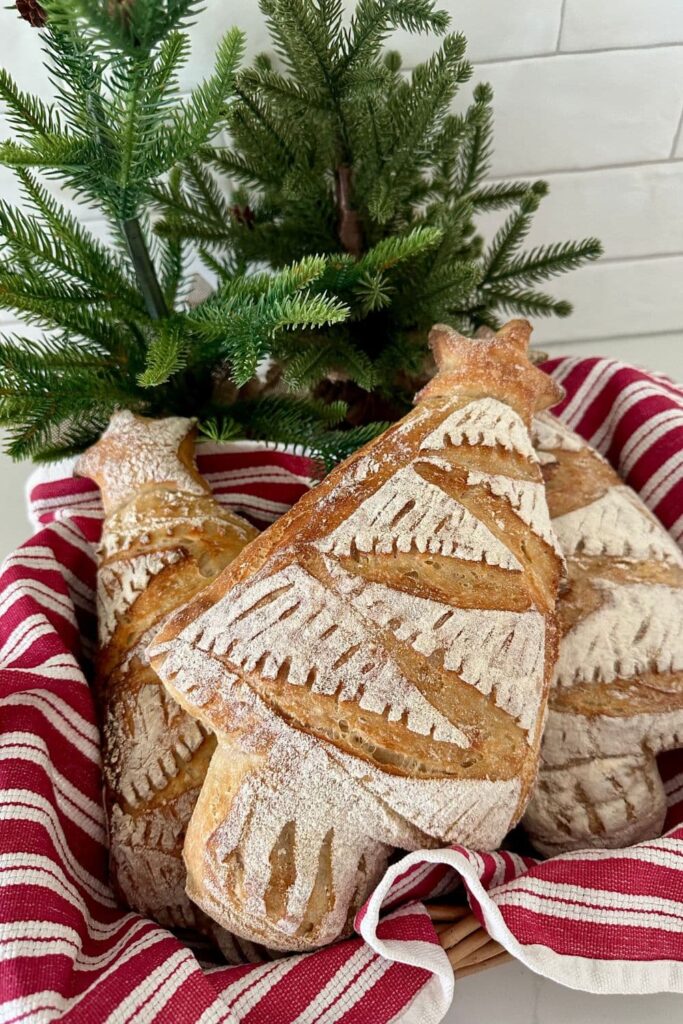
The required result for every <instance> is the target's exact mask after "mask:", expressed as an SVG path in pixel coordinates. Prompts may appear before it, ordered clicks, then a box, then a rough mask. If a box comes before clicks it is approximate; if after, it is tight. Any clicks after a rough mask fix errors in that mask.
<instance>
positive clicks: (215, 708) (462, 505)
mask: <svg viewBox="0 0 683 1024" xmlns="http://www.w3.org/2000/svg"><path fill="white" fill-rule="evenodd" d="M529 332H530V327H529V325H528V324H526V322H524V321H514V322H512V323H511V324H509V325H508V326H507V327H506V328H504V329H503V331H501V332H500V334H499V335H498V336H497V337H496V338H495V339H493V340H492V341H489V342H472V341H469V340H467V339H465V338H462V337H461V336H460V335H458V334H457V333H456V332H454V331H452V330H451V329H449V328H445V327H439V328H435V329H434V330H433V332H432V335H431V337H430V341H431V344H432V348H433V350H434V354H435V358H436V362H437V365H438V367H439V372H438V374H437V376H436V377H435V378H434V380H433V381H432V382H431V383H430V384H429V385H428V386H427V387H426V388H425V389H424V391H423V392H422V393H421V395H420V396H419V397H418V403H417V406H416V408H415V410H414V411H413V412H411V413H410V414H409V415H407V416H406V417H405V418H404V419H403V420H402V421H401V422H400V423H398V424H396V425H395V426H393V427H391V428H390V429H389V430H387V431H386V432H385V433H384V434H383V435H382V436H381V437H379V438H378V439H377V440H375V441H373V442H371V443H370V444H369V445H367V446H366V447H365V448H364V449H362V450H361V451H360V452H358V453H356V454H355V455H354V456H352V457H351V458H350V459H348V460H347V461H346V462H345V463H343V464H342V465H341V466H340V467H338V468H337V469H336V470H335V471H333V472H332V473H331V474H330V475H329V476H328V477H327V478H326V480H325V481H324V482H322V483H321V484H320V485H319V486H318V487H316V488H315V489H314V490H313V491H311V492H310V493H308V494H307V495H305V496H304V497H303V498H302V499H301V500H300V501H299V503H298V504H297V505H296V506H295V507H294V508H293V509H292V510H291V512H289V513H288V514H287V515H285V516H284V517H282V519H280V520H279V521H278V522H277V523H276V524H275V525H274V526H273V527H271V528H270V529H269V530H267V531H266V532H265V533H264V534H262V535H261V536H260V537H259V539H258V540H257V541H255V542H254V543H253V544H252V545H250V547H249V548H248V549H247V550H246V551H244V552H243V553H242V555H240V556H238V558H237V559H236V560H235V561H234V563H233V564H232V565H231V566H230V567H229V568H228V569H227V570H226V571H225V572H223V573H222V574H221V575H220V576H219V577H218V579H217V580H216V581H215V582H214V583H213V584H212V585H210V586H209V587H208V588H206V590H204V591H203V592H202V593H201V594H199V595H198V597H196V598H195V599H194V600H193V601H191V602H190V603H189V605H187V606H186V607H185V608H183V609H182V610H181V611H179V612H178V613H177V614H176V615H175V616H173V618H172V619H171V620H170V621H169V622H168V623H167V624H166V625H165V626H164V627H163V628H162V630H161V631H160V633H159V634H158V636H157V637H156V639H155V641H154V643H153V645H152V647H151V648H150V652H149V653H150V659H151V662H152V665H153V667H154V669H155V671H156V672H157V673H158V674H159V675H160V676H161V678H162V679H163V680H164V682H165V683H166V685H167V687H168V688H169V691H170V693H171V694H172V695H173V697H174V698H175V699H176V700H177V701H178V702H179V703H180V704H181V705H182V706H183V707H184V708H185V709H186V710H187V711H188V712H189V713H190V714H193V715H195V716H197V718H198V720H199V721H201V722H203V723H204V725H205V726H208V727H210V728H211V729H213V730H214V731H215V732H216V736H217V742H218V746H217V750H216V754H215V755H214V758H213V760H212V762H211V765H210V767H209V771H208V773H207V777H206V782H205V784H204V787H203V789H202V792H201V795H200V797H199V800H198V803H197V806H196V809H195V812H194V814H193V816H192V820H191V822H190V825H189V827H188V832H187V838H186V843H185V861H186V865H187V870H188V892H189V894H190V896H191V897H192V899H193V900H194V901H195V902H197V903H198V904H199V905H200V906H201V907H202V908H203V909H204V910H205V911H206V912H207V913H208V914H210V915H211V916H212V917H213V918H214V919H215V920H217V921H219V922H220V923H221V924H222V925H223V926H224V927H226V928H229V929H230V930H231V931H234V932H236V933H237V934H239V935H242V936H246V937H247V938H249V939H251V940H253V941H256V942H261V943H263V944H264V945H267V946H269V947H271V948H274V949H280V950H305V949H312V948H315V947H316V946H320V945H322V944H324V943H327V942H330V941H333V940H334V939H336V938H338V937H340V936H341V935H344V934H346V933H347V932H348V931H349V930H350V928H351V926H352V922H353V917H354V914H355V912H356V910H357V909H358V907H359V906H360V905H362V903H363V901H364V900H365V899H366V898H367V896H368V894H369V892H370V891H371V889H372V887H373V886H374V885H375V884H376V883H377V881H378V880H379V878H380V877H381V875H382V873H383V871H384V869H385V867H386V863H387V859H388V857H389V855H390V853H391V852H392V850H393V849H394V848H396V847H399V848H402V849H408V850H410V849H418V848H420V847H425V846H437V845H439V844H442V843H444V842H455V841H459V842H463V843H467V844H468V845H471V846H475V847H480V848H493V847H495V846H496V845H498V844H499V842H500V841H501V839H502V838H503V836H504V835H505V833H506V832H507V831H508V830H509V828H510V827H511V826H512V825H513V824H514V823H515V822H516V821H517V820H518V818H519V817H520V815H521V814H522V811H523V809H524V806H525V803H526V799H527V795H528V793H529V791H530V788H531V785H532V782H533V778H534V775H535V770H536V764H537V758H538V749H539V745H540V738H541V730H542V724H543V719H544V712H545V704H546V697H547V690H548V686H549V681H550V676H551V671H552V666H553V663H554V658H555V654H556V628H555V617H554V616H555V612H554V609H555V601H556V592H557V586H558V582H559V578H560V574H561V558H560V556H559V554H558V551H557V545H556V542H555V540H554V537H553V535H552V531H551V529H550V524H549V517H548V510H547V506H546V503H545V494H544V489H543V483H542V478H541V472H540V468H539V464H538V459H537V457H536V455H535V453H534V450H533V447H532V445H531V442H530V437H529V433H528V428H529V425H530V422H531V418H532V415H533V413H534V412H535V411H536V410H537V409H538V408H543V407H545V406H546V405H548V404H551V403H552V402H554V401H557V400H558V398H559V394H558V392H557V389H556V386H555V385H554V384H553V383H552V381H551V380H550V379H549V378H548V377H547V376H546V375H544V374H543V373H542V372H541V371H540V370H537V369H535V368H534V367H532V365H531V364H530V363H529V361H528V358H527V355H526V350H527V346H528V336H529Z"/></svg>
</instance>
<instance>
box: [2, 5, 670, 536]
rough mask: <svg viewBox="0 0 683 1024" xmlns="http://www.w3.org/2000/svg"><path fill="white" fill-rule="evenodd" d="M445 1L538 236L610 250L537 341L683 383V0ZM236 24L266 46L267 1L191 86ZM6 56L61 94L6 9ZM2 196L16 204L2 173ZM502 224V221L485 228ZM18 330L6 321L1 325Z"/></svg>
mask: <svg viewBox="0 0 683 1024" xmlns="http://www.w3.org/2000/svg"><path fill="white" fill-rule="evenodd" d="M346 6H347V8H351V7H352V6H353V3H352V0H347V3H346ZM441 6H442V7H446V8H448V9H449V10H450V11H451V13H452V17H453V26H454V27H455V28H458V29H461V30H462V31H463V32H465V34H466V35H467V37H468V40H469V48H468V54H469V56H470V58H471V59H472V60H473V61H474V62H475V65H476V67H475V75H474V81H475V82H476V81H489V82H491V83H492V85H493V87H494V89H495V93H496V97H495V111H496V147H495V154H494V164H493V174H494V176H496V177H503V176H507V175H515V176H518V177H529V178H532V177H533V176H543V177H545V178H546V179H547V181H548V182H549V184H550V188H551V191H550V196H549V197H548V199H546V200H545V202H544V203H543V205H542V207H541V210H540V211H539V214H538V215H537V219H536V222H535V224H534V228H533V232H532V236H531V238H530V241H531V243H532V244H539V243H542V242H550V241H556V240H560V239H564V238H568V237H576V238H578V237H581V236H584V235H593V234H595V235H598V236H599V237H601V238H602V239H603V241H604V243H605V249H606V253H605V258H604V259H603V260H602V261H601V262H600V263H599V264H596V265H592V266H590V267H587V268H585V269H583V270H581V271H578V272H576V273H575V274H573V275H570V276H569V277H565V278H561V279H559V280H558V282H557V284H556V286H555V287H554V291H555V292H556V293H557V294H558V295H562V296H565V297H567V298H569V299H571V301H572V302H574V304H575V307H576V312H575V314H574V316H573V317H571V318H570V319H569V320H565V321H541V322H539V323H538V324H537V329H536V337H537V340H538V342H539V343H540V344H541V345H542V346H544V347H545V346H550V347H551V350H552V352H553V353H564V352H571V353H582V352H583V353H588V352H591V353H596V354H605V355H609V356H612V357H619V358H623V359H626V360H629V361H632V362H636V363H640V364H643V365H649V366H651V367H652V368H653V369H658V370H661V371H663V372H666V373H669V374H671V375H672V376H674V377H676V378H678V379H679V380H683V130H682V129H683V0H516V2H515V3H510V2H509V0H441ZM233 23H235V24H238V25H240V26H241V27H242V28H244V29H246V30H247V32H248V34H249V52H250V53H251V54H253V53H255V52H258V51H259V50H263V49H267V47H268V38H267V33H266V31H265V28H264V25H263V22H262V19H261V16H260V13H259V11H258V5H257V2H256V0H243V2H242V3H234V2H230V0H208V10H207V11H206V12H205V13H204V14H202V15H200V17H199V19H198V21H197V24H196V26H195V27H194V29H193V32H192V36H193V51H192V58H191V61H190V63H189V65H188V68H187V70H186V72H185V74H184V78H183V82H182V86H183V88H184V89H189V88H190V87H191V86H192V84H193V83H194V82H196V81H197V80H199V79H200V78H201V77H203V75H204V74H205V73H206V72H207V71H208V69H209V67H210V64H211V60H212V54H213V52H214V49H215V46H216V42H217V40H218V38H219V37H220V35H221V33H222V32H223V31H224V30H225V29H227V28H228V27H229V26H230V25H231V24H233ZM392 45H395V46H396V48H398V49H400V50H401V51H402V52H403V54H404V57H405V63H406V66H408V67H410V66H411V65H414V64H415V63H416V62H418V61H419V60H422V59H424V58H425V57H426V56H427V55H428V54H429V52H430V49H431V43H430V41H429V40H427V39H422V38H419V37H414V36H409V35H406V34H401V35H400V36H399V37H398V38H397V39H396V40H395V41H392ZM0 63H2V65H3V66H4V67H6V68H7V69H8V70H9V71H10V72H11V73H12V74H13V75H14V76H15V77H16V78H17V79H18V81H19V83H20V84H21V86H22V87H23V88H25V89H32V90H33V89H37V90H40V91H41V92H43V93H47V92H48V91H49V84H48V81H47V77H46V74H45V71H44V69H43V68H42V66H41V61H40V52H39V48H38V33H36V32H33V31H32V30H30V29H29V28H28V27H27V26H25V25H24V24H23V23H22V22H20V21H19V20H18V19H17V18H16V17H15V15H14V13H13V11H11V10H7V9H0ZM466 99H467V95H464V96H463V98H462V100H463V102H465V101H466ZM5 134H6V124H5V123H4V122H3V121H2V119H1V118H0V137H2V136H4V135H5ZM0 193H2V194H3V195H5V196H9V197H14V196H16V189H15V186H14V184H13V182H12V180H11V177H10V176H8V175H6V174H4V173H3V172H2V171H0ZM93 227H94V228H96V229H98V228H99V225H97V224H94V225H93ZM494 227H495V218H488V219H487V221H486V222H485V224H484V228H485V230H486V232H487V233H488V232H490V231H492V230H493V229H494ZM9 326H11V325H9V324H8V323H7V322H4V323H3V322H2V315H1V314H0V330H2V331H6V330H7V329H8V327H9ZM0 471H1V472H2V477H3V482H4V483H6V484H7V483H9V481H10V480H14V479H18V478H19V477H20V476H22V475H23V470H17V471H14V473H13V476H11V477H10V476H8V475H6V473H7V469H6V465H5V462H4V460H3V459H0ZM24 532H25V526H24V525H23V524H22V523H21V520H20V519H17V520H16V524H15V525H14V526H11V528H10V527H9V526H8V524H7V523H6V524H5V526H4V530H3V536H2V539H1V541H0V547H1V548H3V549H4V550H9V548H10V547H11V546H12V544H13V543H14V542H15V541H18V540H19V539H21V534H23V533H24Z"/></svg>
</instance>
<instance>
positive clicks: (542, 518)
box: [467, 470, 561, 554]
mask: <svg viewBox="0 0 683 1024" xmlns="http://www.w3.org/2000/svg"><path fill="white" fill-rule="evenodd" d="M467 483H468V485H469V486H470V487H477V486H483V487H486V488H488V490H489V491H490V492H491V494H493V495H495V496H496V497H498V498H506V499H507V500H508V501H509V502H510V505H511V506H512V508H513V509H514V510H515V512H516V513H517V515H518V516H519V518H520V519H521V520H522V522H523V523H526V525H527V526H529V527H531V529H532V530H533V532H534V533H535V534H537V535H538V536H539V537H540V538H541V539H542V540H544V541H545V542H546V544H549V545H550V546H551V548H552V549H553V551H555V552H557V553H558V554H561V552H560V546H559V544H558V541H557V537H556V536H555V532H554V531H553V527H552V526H551V523H550V515H549V513H548V503H547V501H546V497H545V487H544V486H543V484H542V483H539V482H538V481H534V480H515V479H513V478H511V477H509V476H502V475H500V474H499V473H495V474H491V473H480V472H478V471H477V470H470V472H469V473H468V474H467Z"/></svg>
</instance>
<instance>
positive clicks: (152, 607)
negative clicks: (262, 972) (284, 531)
mask: <svg viewBox="0 0 683 1024" xmlns="http://www.w3.org/2000/svg"><path fill="white" fill-rule="evenodd" d="M192 427H193V424H192V421H190V420H186V419H181V418H179V417H173V418H171V419H169V420H147V419H144V418H143V417H139V416H135V415H133V414H132V413H129V412H123V413H118V414H116V415H115V416H114V417H113V419H112V421H111V424H110V426H109V428H108V429H107V431H106V432H105V433H104V435H103V436H102V439H101V440H100V441H99V442H98V443H97V444H96V445H95V446H94V447H93V448H91V449H90V450H89V451H88V452H86V453H85V455H84V456H82V458H81V459H80V461H79V465H78V472H79V473H80V474H81V475H84V476H91V477H92V478H93V479H94V480H96V481H97V483H98V484H99V485H100V489H101V492H102V499H103V503H104V509H105V520H104V524H103V531H102V538H101V542H100V545H99V550H98V562H99V565H98V573H97V607H98V629H99V651H98V656H97V664H96V680H95V685H96V694H97V700H98V704H99V712H100V718H101V722H102V758H103V773H104V780H105V798H106V799H105V802H106V808H107V816H108V826H109V844H110V874H111V879H112V884H113V886H114V888H115V890H116V891H117V892H118V893H119V895H120V897H121V899H122V900H123V901H124V902H125V903H127V904H128V905H129V906H130V907H131V908H132V909H134V910H137V911H139V912H140V913H142V914H146V915H148V916H151V917H154V918H156V920H157V921H159V922H160V923H161V924H164V925H166V926H168V927H179V928H193V927H200V928H202V930H206V931H209V932H212V933H213V934H214V936H215V937H216V938H218V939H219V940H220V941H221V942H224V941H227V940H226V937H225V936H224V935H219V934H218V933H219V932H220V929H217V928H216V929H214V928H213V925H211V923H210V922H208V921H207V920H206V919H205V918H204V916H203V914H201V912H200V911H199V910H198V909H197V907H196V906H194V905H193V904H192V903H191V902H190V900H189V899H188V897H187V895H186V893H185V878H186V872H185V866H184V864H183V860H182V848H183V842H184V838H185V831H186V828H187V824H188V822H189V819H190V815H191V814H192V810H193V808H194V805H195V803H196V800H197V797H198V795H199V791H200V788H201V784H202V782H203V781H204V776H205V774H206V770H207V768H208V765H209V761H210V759H211V754H212V752H213V749H214V746H215V740H214V738H213V735H212V734H211V732H210V730H209V729H208V728H207V726H206V725H204V723H202V722H199V721H197V720H196V719H195V718H193V717H191V716H190V715H188V714H187V712H185V711H183V710H182V709H181V708H180V707H179V706H178V704H177V703H176V702H175V701H174V700H173V698H172V697H171V696H170V695H169V694H168V692H167V691H166V690H165V689H164V687H163V686H162V685H161V683H160V681H159V678H158V677H157V676H156V675H155V673H154V672H153V671H152V669H151V667H150V665H149V660H148V658H147V654H146V647H147V644H148V643H149V641H150V639H151V636H153V635H154V633H155V632H156V631H157V630H158V628H159V626H160V625H161V624H162V623H163V622H164V621H165V619H167V618H168V616H169V615H170V614H171V613H172V612H174V611H175V610H176V609H177V608H178V607H179V606H180V605H181V604H182V603H183V602H184V601H187V600H188V599H189V598H190V597H192V596H193V595H194V594H196V593H197V592H199V591H200V590H201V589H202V588H203V587H205V586H206V585H207V584H208V583H209V582H210V580H211V579H212V578H213V577H214V576H216V575H217V573H218V572H219V571H220V570H221V569H222V568H223V567H224V566H225V565H227V564H228V562H230V561H231V560H232V558H233V557H234V556H235V555H236V554H237V553H238V552H239V551H240V550H241V549H242V547H243V546H244V545H245V544H246V543H247V542H248V541H249V540H250V539H251V538H252V537H254V536H255V535H256V531H255V530H253V529H252V528H251V527H250V526H249V525H248V524H247V523H246V522H244V521H243V520H240V519H239V518H238V517H237V516H235V515H233V514H232V513H230V512H226V511H224V510H222V509H221V507H220V506H219V505H218V503H217V502H215V501H214V499H213V498H212V496H211V494H210V492H209V490H208V487H207V485H206V484H205V483H204V482H203V481H202V479H201V477H200V476H199V475H198V473H197V471H196V469H195V466H194V460H193V437H192V433H193V431H192ZM227 945H228V946H230V941H227Z"/></svg>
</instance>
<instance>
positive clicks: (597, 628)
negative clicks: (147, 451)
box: [524, 413, 683, 855]
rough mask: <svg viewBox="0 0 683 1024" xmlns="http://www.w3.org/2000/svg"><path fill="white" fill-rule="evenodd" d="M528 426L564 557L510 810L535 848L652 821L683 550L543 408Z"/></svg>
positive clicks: (668, 739) (677, 628)
mask: <svg viewBox="0 0 683 1024" xmlns="http://www.w3.org/2000/svg"><path fill="white" fill-rule="evenodd" d="M534 440H535V445H536V448H537V451H538V452H539V456H540V458H541V461H542V463H543V474H544V477H545V482H546V490H547V495H548V504H549V507H550V513H551V516H552V520H553V527H554V529H555V532H556V534H557V537H558V540H559V543H560V545H561V547H562V550H563V552H564V555H565V557H566V559H567V567H568V576H569V580H568V587H567V588H566V590H565V591H564V592H563V593H562V594H561V596H560V600H559V621H560V630H561V639H560V653H559V658H558V662H557V666H556V669H555V680H554V686H553V689H552V691H551V694H550V705H549V714H548V723H547V726H546V730H545V735H544V739H543V745H542V752H541V768H540V772H539V779H538V784H537V786H536V788H535V790H534V794H533V797H532V800H531V802H530V804H529V807H528V808H527V812H526V815H525V818H524V824H525V826H526V828H527V831H528V832H529V834H530V837H531V839H532V842H533V843H534V845H535V846H536V848H537V849H538V850H540V851H541V852H542V853H546V854H549V855H553V854H556V853H561V852H563V851H566V850H574V849H581V848H583V847H591V846H596V847H624V846H629V845H631V844H633V843H636V842H641V841H643V840H645V839H651V838H653V837H654V836H658V835H660V834H661V830H662V826H663V823H664V816H665V813H666V798H665V792H664V786H663V784H662V780H661V777H660V775H659V772H658V770H657V765H656V761H655V757H656V755H657V754H659V753H660V752H662V751H664V750H670V749H673V748H675V747H678V746H681V745H683V629H682V628H681V626H682V624H683V554H682V553H681V551H680V549H679V547H678V546H677V545H676V544H675V543H674V541H673V540H672V539H671V537H670V536H669V534H668V533H667V532H666V530H665V529H664V527H663V526H662V525H661V523H660V522H659V521H658V520H657V519H656V518H655V517H654V516H653V515H652V513H651V512H650V511H649V510H648V509H647V508H646V506H645V505H644V504H643V502H642V501H641V499H640V498H639V497H638V495H637V494H636V493H635V492H634V491H632V490H631V488H630V487H626V486H625V485H624V484H623V482H622V481H621V479H620V477H619V476H618V475H617V473H616V472H615V471H614V470H613V469H612V468H611V466H609V464H608V463H607V462H606V461H605V460H604V459H603V458H602V456H600V455H599V454H598V453H597V452H596V451H595V450H594V449H593V448H591V447H590V445H588V444H587V443H586V442H585V441H584V440H583V439H582V438H580V437H579V436H578V435H577V434H575V433H574V432H573V431H571V430H570V429H569V428H568V427H566V426H564V424H562V423H561V422H560V421H559V420H557V419H556V418H555V417H553V416H551V415H549V414H547V413H546V414H543V415H541V416H539V417H538V419H537V421H536V423H535V427H534Z"/></svg>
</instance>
